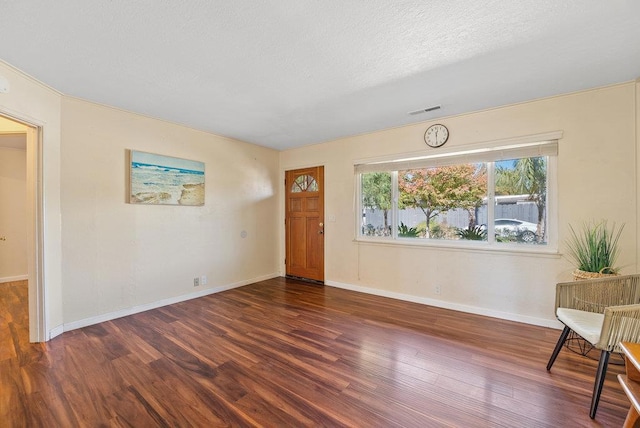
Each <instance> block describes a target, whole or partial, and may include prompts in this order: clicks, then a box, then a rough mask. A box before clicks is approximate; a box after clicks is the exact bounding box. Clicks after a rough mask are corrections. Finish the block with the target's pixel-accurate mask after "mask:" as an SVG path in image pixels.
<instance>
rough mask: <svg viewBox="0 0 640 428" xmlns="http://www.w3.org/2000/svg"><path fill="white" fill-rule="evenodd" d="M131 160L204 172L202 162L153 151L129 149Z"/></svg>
mask: <svg viewBox="0 0 640 428" xmlns="http://www.w3.org/2000/svg"><path fill="white" fill-rule="evenodd" d="M131 162H132V163H133V162H135V163H143V164H147V165H157V166H166V167H170V168H178V169H186V170H190V171H198V172H204V163H203V162H198V161H192V160H188V159H180V158H174V157H171V156H162V155H156V154H153V153H145V152H137V151H135V150H132V151H131Z"/></svg>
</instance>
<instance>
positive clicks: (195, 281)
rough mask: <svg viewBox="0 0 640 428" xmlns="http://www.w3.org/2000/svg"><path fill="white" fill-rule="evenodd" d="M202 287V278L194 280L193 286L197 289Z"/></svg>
mask: <svg viewBox="0 0 640 428" xmlns="http://www.w3.org/2000/svg"><path fill="white" fill-rule="evenodd" d="M199 285H200V278H193V286H194V287H197V286H199Z"/></svg>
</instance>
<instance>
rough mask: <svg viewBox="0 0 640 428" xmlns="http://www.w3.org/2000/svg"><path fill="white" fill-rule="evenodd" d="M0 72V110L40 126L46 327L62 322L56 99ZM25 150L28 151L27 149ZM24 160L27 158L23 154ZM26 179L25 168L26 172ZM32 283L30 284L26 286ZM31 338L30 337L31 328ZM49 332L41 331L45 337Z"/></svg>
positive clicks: (12, 72) (2, 66)
mask: <svg viewBox="0 0 640 428" xmlns="http://www.w3.org/2000/svg"><path fill="white" fill-rule="evenodd" d="M0 75H2V76H3V77H4V78H5V79H7V80H8V81H9V86H10V90H9V92H8V93H0V114H3V115H6V116H9V117H12V118H16V119H20V120H22V121H25V122H28V123H29V124H31V125H36V126H39V127H41V129H42V163H43V166H42V177H41V180H42V186H43V187H44V188H45V189H46V190H45V192H46V195H45V198H44V200H43V213H44V214H43V215H44V217H43V235H44V236H43V238H44V239H43V252H44V253H45V254H46V263H45V264H44V267H43V272H42V277H43V278H44V285H43V290H44V294H45V297H44V298H45V300H46V301H47V303H48V305H47V310H46V311H44V314H45V324H46V327H47V329H48V330H49V331H50V330H51V329H54V328H57V327H59V326H62V324H63V314H62V282H61V266H62V255H61V228H60V101H61V96H60V94H59V93H58V92H56V91H54V90H52V89H51V88H48V87H46V86H44V85H42V84H41V83H39V82H37V81H35V80H33V79H31V78H30V77H29V76H27V75H25V74H23V73H22V72H20V71H18V70H16V69H15V68H13V67H11V66H9V65H7V64H6V63H3V62H1V61H0ZM28 153H29V151H28ZM27 158H28V159H27V161H30V159H29V154H27ZM27 181H29V172H27ZM31 286H32V284H30V287H31ZM33 297H35V296H33V295H30V315H31V316H30V318H29V322H30V325H31V326H32V327H33V325H34V324H33V323H35V322H36V317H35V316H34V315H35V314H34V313H33V310H34V300H33ZM31 333H32V334H31V339H32V340H34V339H35V337H34V335H33V329H32V331H31ZM48 333H49V332H48V331H47V332H43V335H42V336H41V337H40V338H41V339H42V338H44V336H46V337H49V334H48Z"/></svg>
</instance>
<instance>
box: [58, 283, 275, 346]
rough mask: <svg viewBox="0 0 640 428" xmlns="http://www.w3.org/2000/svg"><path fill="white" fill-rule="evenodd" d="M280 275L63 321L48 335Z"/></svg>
mask: <svg viewBox="0 0 640 428" xmlns="http://www.w3.org/2000/svg"><path fill="white" fill-rule="evenodd" d="M278 276H280V274H278V273H272V274H269V275H263V276H259V277H256V278H251V279H246V280H243V281H239V282H235V283H233V284H226V285H219V286H217V287H211V288H206V289H203V290H200V291H197V292H195V293H189V294H183V295H181V296H176V297H170V298H168V299H162V300H158V301H156V302H151V303H145V304H144V305H138V306H133V307H131V308H125V309H121V310H119V311H115V312H109V313H106V314H102V315H97V316H94V317H89V318H84V319H81V320H78V321H72V322H69V323H64V324H63V325H62V326H59V327H56V328H54V329H52V330H50V331H49V337H50V338H54V337H55V336H57V335H59V334H61V333H63V332H65V331H71V330H75V329H78V328H82V327H87V326H90V325H94V324H99V323H101V322H105V321H111V320H114V319H117V318H122V317H126V316H128V315H133V314H137V313H139V312H144V311H148V310H151V309H156V308H160V307H162V306H167V305H172V304H174V303H179V302H184V301H185V300H191V299H197V298H198V297H204V296H208V295H209V294H214V293H219V292H221V291H226V290H231V289H232V288H238V287H243V286H245V285H248V284H253V283H254V282H260V281H265V280H267V279H271V278H276V277H278ZM59 329H61V331H59Z"/></svg>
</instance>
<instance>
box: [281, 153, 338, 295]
mask: <svg viewBox="0 0 640 428" xmlns="http://www.w3.org/2000/svg"><path fill="white" fill-rule="evenodd" d="M317 167H322V169H323V180H322V181H323V183H322V194H323V207H322V217H323V220H324V231H323V235H324V236H323V240H324V242H323V245H322V278H323V281H322V283H323V284H324V283H325V282H326V263H325V261H326V257H325V256H326V248H327V245H326V236H327V235H326V230H327V228H326V192H325V188H326V165H324V164H306V165H295V166H287V167H284V168H282V169H281V174H282V175H281V180H280V183H282V184H283V187H282V189H283V193H282V200H281V201H282V203H281V205H280V207H281V209H282V221H281V223H280V224H281V225H282V226H283V232H282V235H281V236H282V241H281V242H282V255H283V257H282V259H281V260H282V265H281V266H282V273H283V276H287V264H286V261H285V259H286V257H287V239H288V236H287V225H286V224H285V222H286V219H287V188H286V185H284V184H285V182H286V177H287V172H288V171H296V170H302V169H307V168H317ZM309 281H313V280H309Z"/></svg>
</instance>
